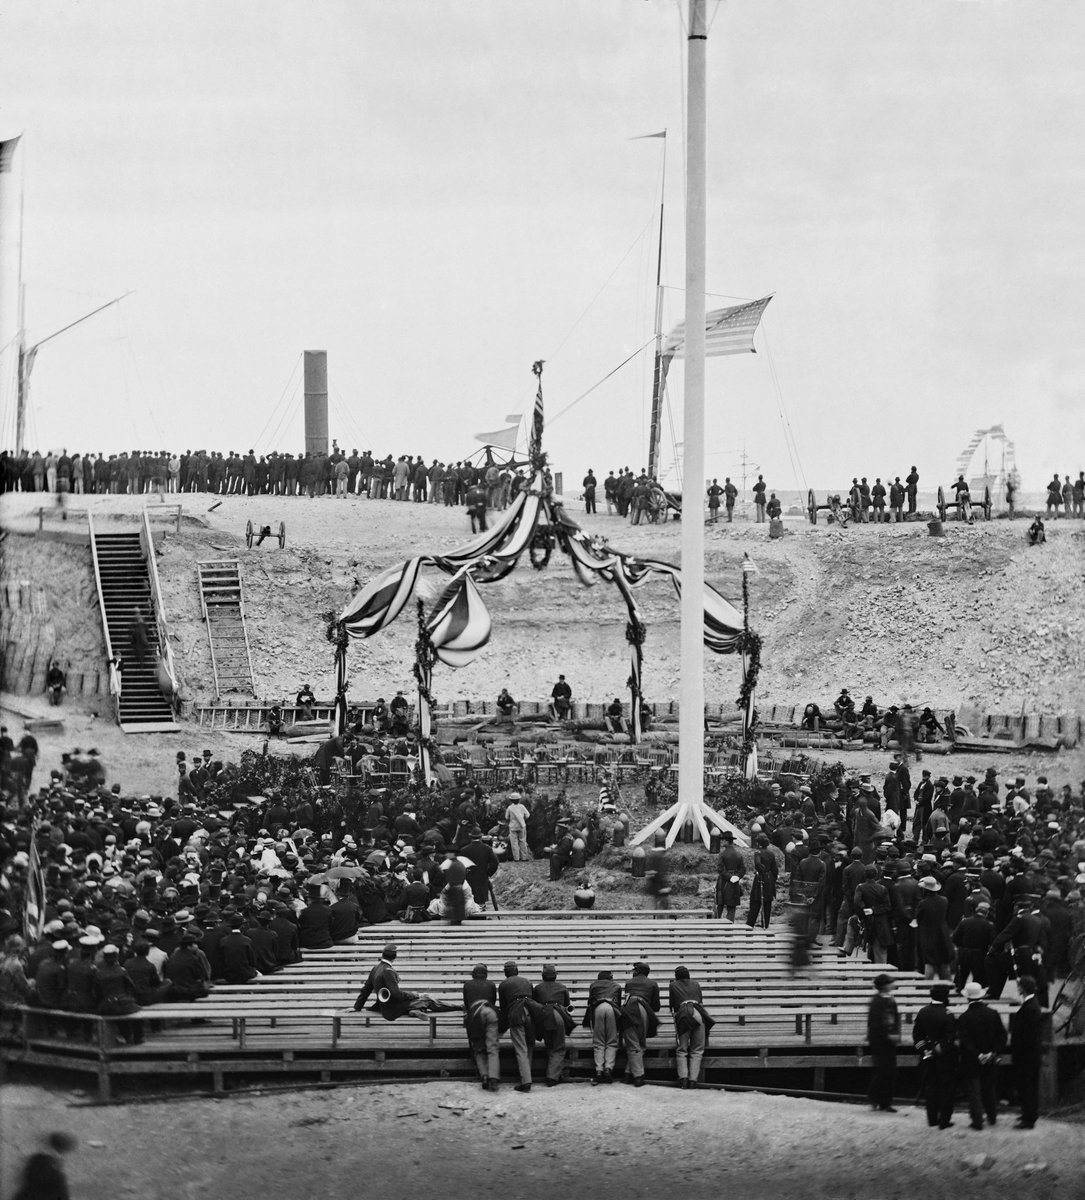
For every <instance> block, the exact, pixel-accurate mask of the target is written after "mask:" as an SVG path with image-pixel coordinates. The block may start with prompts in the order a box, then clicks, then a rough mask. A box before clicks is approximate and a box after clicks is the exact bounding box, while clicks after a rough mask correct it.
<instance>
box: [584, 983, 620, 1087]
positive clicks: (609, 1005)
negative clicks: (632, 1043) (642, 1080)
mask: <svg viewBox="0 0 1085 1200" xmlns="http://www.w3.org/2000/svg"><path fill="white" fill-rule="evenodd" d="M621 1007H622V985H621V984H620V983H616V982H615V980H614V972H613V971H600V972H599V975H598V977H597V978H596V979H593V980H592V982H591V984H590V985H589V987H588V1005H587V1009H586V1010H585V1012H584V1028H585V1029H590V1030H591V1049H592V1057H593V1058H594V1060H595V1074H594V1075H593V1076H592V1080H591V1082H592V1087H595V1086H596V1084H600V1083H613V1082H614V1065H615V1063H616V1062H617V1060H618V1031H619V1028H620V1023H621Z"/></svg>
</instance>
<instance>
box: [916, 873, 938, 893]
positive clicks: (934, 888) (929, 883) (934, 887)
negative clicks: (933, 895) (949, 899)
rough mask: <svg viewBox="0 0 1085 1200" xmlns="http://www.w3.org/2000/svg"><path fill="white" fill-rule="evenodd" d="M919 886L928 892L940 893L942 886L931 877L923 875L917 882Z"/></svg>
mask: <svg viewBox="0 0 1085 1200" xmlns="http://www.w3.org/2000/svg"><path fill="white" fill-rule="evenodd" d="M919 886H920V887H921V888H924V889H925V890H926V891H928V892H940V891H941V890H942V885H941V884H940V883H939V882H938V880H937V879H935V878H934V876H933V875H924V876H923V878H922V879H921V880H920V881H919Z"/></svg>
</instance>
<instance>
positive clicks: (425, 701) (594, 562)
mask: <svg viewBox="0 0 1085 1200" xmlns="http://www.w3.org/2000/svg"><path fill="white" fill-rule="evenodd" d="M767 303H768V301H767V300H765V301H760V302H759V304H760V306H761V309H763V308H764V305H765V304H767ZM740 307H756V306H740ZM725 311H728V312H730V311H732V310H725ZM755 327H756V323H755ZM542 367H543V364H542V362H541V361H540V362H536V363H535V364H534V366H533V367H532V371H533V373H534V374H535V376H536V377H537V379H538V381H539V383H538V391H537V394H536V398H535V408H534V411H533V413H532V427H531V468H532V476H531V481H530V483H529V484H528V486H527V487H526V488H524V489H523V490H522V491H520V492H519V493H518V494H517V495H516V497H515V498H514V499H513V501H512V503H511V504H510V505H509V507H508V509H507V510H506V511H505V513H504V514H503V515H502V517H501V520H500V521H499V522H498V523H497V524H496V525H495V526H494V527H493V528H492V529H489V530H486V531H485V532H483V533H480V534H478V535H477V536H475V537H474V538H472V539H471V540H470V541H469V542H466V543H465V544H464V545H462V546H459V547H457V548H456V549H454V550H450V551H448V552H447V553H445V554H426V555H419V556H417V557H415V558H409V559H407V561H406V562H403V563H400V564H399V565H398V566H395V567H390V568H388V569H387V570H386V571H382V572H381V573H380V574H379V575H378V576H377V577H376V578H375V579H373V580H371V581H370V582H369V583H368V584H367V585H366V586H365V587H364V588H362V589H361V591H359V592H358V594H357V595H356V596H354V597H353V598H352V599H351V601H350V603H349V604H348V605H347V606H346V608H344V609H343V611H342V613H341V614H340V616H339V618H338V621H334V618H333V625H332V626H331V627H330V629H329V640H331V641H334V642H335V644H336V680H337V687H338V689H339V690H338V693H337V708H338V709H339V710H340V717H341V720H343V719H344V718H345V713H346V647H347V645H348V643H349V639H350V638H370V637H372V636H373V635H374V634H375V633H379V632H380V631H381V630H382V629H387V628H388V627H389V626H390V625H391V624H392V623H393V622H394V621H395V620H396V619H397V618H398V617H399V616H400V614H401V613H402V611H403V608H404V605H406V603H407V601H408V600H409V599H410V597H411V595H412V593H413V592H414V590H415V587H416V585H417V583H418V578H419V573H420V572H421V570H422V568H423V567H435V568H437V570H439V571H443V572H444V573H445V574H447V575H451V576H453V578H452V580H451V581H450V582H449V584H448V586H447V587H446V589H445V590H444V592H443V593H442V595H441V597H440V598H439V599H438V601H437V602H436V603H435V604H434V606H433V608H432V610H431V612H430V615H429V617H428V618H427V617H426V616H425V613H424V611H423V605H422V603H421V602H419V611H418V623H419V634H418V644H417V653H416V663H415V673H416V676H417V678H418V684H419V720H420V722H421V725H422V738H423V748H424V754H423V771H424V774H425V776H426V779H427V782H428V781H429V776H430V767H429V748H430V747H431V745H432V738H431V734H430V726H431V713H430V707H429V706H430V704H431V703H432V697H431V695H430V685H431V682H432V669H433V665H434V663H435V662H437V661H440V662H443V663H444V664H445V665H446V666H450V667H464V666H467V664H468V663H470V662H472V661H473V660H474V658H475V657H476V655H478V654H479V653H480V652H481V650H482V649H483V648H484V647H485V646H486V644H487V642H488V641H489V639H490V633H491V621H490V615H489V613H488V612H487V611H486V607H485V605H484V604H483V602H482V597H481V596H480V595H479V592H478V587H477V586H476V585H478V584H486V583H496V582H497V581H498V580H499V579H504V578H505V576H506V575H508V574H510V572H512V571H513V570H514V569H515V568H516V566H517V564H518V563H519V561H520V558H521V556H522V555H523V553H524V552H525V551H526V550H529V549H531V548H532V546H533V544H534V545H535V546H541V545H542V543H544V542H545V559H543V561H542V562H534V560H533V562H534V565H536V566H542V565H545V561H546V560H547V559H549V555H550V547H551V546H553V545H556V546H557V547H558V548H560V549H561V551H562V552H563V553H564V554H566V555H567V556H568V558H569V560H570V562H571V564H572V567H573V571H574V572H575V574H576V577H577V578H578V579H579V580H580V582H581V583H583V584H585V585H591V584H594V583H595V582H596V581H597V580H600V579H601V580H603V581H604V582H606V583H611V584H613V585H614V586H615V587H616V588H617V589H618V591H619V592H620V593H621V595H622V598H623V599H624V600H625V603H626V608H627V611H628V622H627V624H626V640H627V641H628V642H629V648H630V676H629V681H628V685H629V692H630V707H631V713H630V717H631V720H630V729H631V730H632V738H633V740H634V741H637V740H639V739H640V737H641V724H640V707H641V702H642V699H643V695H642V691H641V675H642V668H643V649H642V647H643V645H644V641H645V638H646V633H647V631H646V629H645V626H644V623H643V622H642V621H641V619H640V615H639V613H638V610H637V605H636V601H635V599H634V596H633V592H634V590H635V589H637V588H640V587H643V586H644V585H645V584H646V583H648V582H650V581H651V580H653V579H657V578H660V577H664V578H668V579H670V581H671V583H672V584H673V586H674V589H675V592H676V593H677V594H678V595H679V596H680V595H681V591H682V572H681V569H680V568H679V567H677V566H675V565H674V564H673V563H668V562H662V561H659V560H655V559H641V558H636V557H635V556H633V555H630V554H623V553H622V552H620V551H617V550H614V549H613V548H612V547H611V546H610V545H609V544H608V542H607V541H606V539H605V538H600V537H592V536H589V535H588V534H586V533H585V532H584V530H583V529H581V528H580V526H579V525H578V524H577V523H576V521H575V520H573V518H572V517H571V516H569V514H568V513H567V512H565V509H564V508H563V507H562V505H561V503H560V502H559V501H557V500H555V499H554V497H553V488H552V483H551V477H550V471H549V469H548V467H547V462H546V455H545V454H544V453H543V451H542V432H543V399H542ZM744 629H745V627H744V621H743V617H742V614H741V613H739V611H738V610H737V609H736V608H735V607H734V606H733V605H732V604H730V603H729V602H728V601H727V600H725V599H724V597H723V596H721V595H720V593H719V592H717V591H716V589H715V588H713V587H711V586H710V585H709V584H705V587H704V644H705V646H706V647H707V648H708V649H709V650H710V651H712V653H713V654H736V653H742V654H743V682H744V688H743V696H744V703H743V704H742V705H741V707H742V708H743V733H744V737H745V740H746V742H747V744H748V743H749V742H750V741H751V740H752V726H753V724H754V714H753V703H752V687H750V688H747V687H746V683H747V682H748V681H747V680H746V657H747V656H746V653H743V652H744V651H748V650H749V649H750V647H751V644H752V643H751V639H756V635H753V634H751V633H750V632H749V631H748V630H747V631H745V632H744ZM333 635H334V636H333ZM757 644H758V645H760V641H759V639H757ZM753 659H754V656H753V655H751V662H750V667H751V669H752V670H755V669H756V664H755V663H754V661H753ZM749 682H752V681H749ZM339 728H340V732H341V731H342V729H343V724H340V726H339ZM755 761H756V760H755Z"/></svg>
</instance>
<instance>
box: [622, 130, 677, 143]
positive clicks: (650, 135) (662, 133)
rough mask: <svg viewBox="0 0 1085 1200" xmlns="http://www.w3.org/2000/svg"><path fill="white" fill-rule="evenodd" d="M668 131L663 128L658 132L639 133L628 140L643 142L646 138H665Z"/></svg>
mask: <svg viewBox="0 0 1085 1200" xmlns="http://www.w3.org/2000/svg"><path fill="white" fill-rule="evenodd" d="M666 136H667V131H666V130H665V129H661V130H660V131H659V132H658V133H638V134H637V136H636V137H631V138H629V139H628V140H629V141H631V142H643V141H644V139H645V138H665V137H666Z"/></svg>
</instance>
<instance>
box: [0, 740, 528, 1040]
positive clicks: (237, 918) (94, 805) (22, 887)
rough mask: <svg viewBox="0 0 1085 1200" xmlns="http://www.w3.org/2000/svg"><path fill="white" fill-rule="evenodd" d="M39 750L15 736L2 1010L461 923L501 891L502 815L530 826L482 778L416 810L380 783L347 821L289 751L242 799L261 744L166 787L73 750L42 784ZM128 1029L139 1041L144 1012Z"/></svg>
mask: <svg viewBox="0 0 1085 1200" xmlns="http://www.w3.org/2000/svg"><path fill="white" fill-rule="evenodd" d="M29 736H30V735H28V737H29ZM32 740H33V739H32V738H31V741H32ZM30 749H31V747H30V746H29V745H27V746H23V747H22V748H20V747H16V746H14V745H12V744H11V739H10V738H7V737H6V734H5V742H4V750H3V757H4V759H5V763H4V766H5V774H4V784H3V793H2V799H3V802H4V808H3V809H2V810H0V881H2V885H0V886H2V890H0V947H2V956H0V1006H5V1005H6V1006H8V1007H9V1008H10V1006H12V1005H17V1004H31V1005H36V1006H40V1007H42V1008H45V1009H58V1010H63V1011H64V1012H75V1013H79V1012H88V1013H89V1012H98V1013H108V1014H112V1015H115V1016H116V1015H125V1014H126V1013H127V1012H130V1011H131V1012H135V1011H137V1009H138V1008H140V1007H145V1006H149V1005H157V1004H168V1003H171V1002H181V1001H192V1000H197V999H200V998H202V997H205V996H207V995H208V994H209V992H210V990H211V988H212V987H213V986H214V984H215V983H216V982H225V983H241V982H246V981H248V980H249V979H251V978H254V977H255V976H256V975H257V974H258V973H273V972H277V971H280V970H281V969H282V968H283V966H285V965H286V964H288V963H293V962H299V961H301V959H302V956H303V955H304V954H305V952H306V951H307V950H317V949H325V948H329V947H331V946H332V945H335V944H346V943H349V942H351V941H352V940H353V939H354V938H355V935H356V934H357V932H358V930H359V929H360V928H361V927H362V926H363V925H373V924H379V923H383V922H388V921H395V920H401V921H406V922H412V923H413V922H418V921H424V920H429V919H433V918H438V917H443V918H448V919H451V920H453V921H459V920H463V919H464V918H465V917H470V916H472V915H474V914H476V913H478V912H479V911H480V910H481V909H482V908H483V907H484V906H485V905H486V904H487V903H488V901H489V900H490V899H491V879H492V877H493V875H494V874H495V873H496V871H497V869H498V865H499V861H500V858H501V857H503V856H504V854H503V847H504V839H505V838H506V837H507V823H508V819H509V818H508V812H507V810H508V808H509V807H510V806H514V807H515V808H516V809H517V817H518V820H519V824H520V825H521V826H526V825H527V823H528V819H525V813H526V810H525V808H524V806H523V805H522V803H521V800H520V797H519V796H518V795H514V796H512V797H509V796H506V795H505V794H504V793H500V794H497V795H494V796H491V797H486V796H484V795H483V794H482V792H481V790H480V789H478V788H473V787H459V788H453V789H448V790H446V791H445V792H444V793H438V794H436V795H433V794H428V796H427V800H426V805H425V811H424V812H423V811H420V807H419V805H418V804H417V803H416V802H415V796H416V793H413V792H412V791H411V790H410V789H402V790H400V791H395V790H390V789H380V790H378V791H374V792H372V793H370V794H368V795H365V796H363V797H361V802H360V804H359V805H357V806H355V807H354V808H353V809H351V811H350V812H349V814H348V813H347V812H346V811H345V810H344V808H343V806H342V804H341V803H340V801H339V799H338V798H337V794H336V789H334V788H329V787H322V786H321V785H320V783H319V781H318V779H317V777H316V773H315V771H314V769H313V766H312V765H310V764H309V763H307V762H305V760H296V759H289V760H277V759H272V760H270V761H271V762H279V763H283V762H285V763H287V764H289V765H290V769H291V770H292V771H293V774H292V775H290V776H289V777H288V778H285V779H284V781H283V784H282V786H277V787H268V788H267V789H266V790H267V793H268V794H267V795H266V796H257V797H250V796H246V795H245V794H244V793H245V792H246V791H248V790H251V788H250V783H249V780H250V779H251V775H246V771H247V770H249V769H250V768H253V765H254V764H257V765H258V764H260V763H264V764H266V763H267V762H268V761H269V760H266V759H261V758H260V756H257V755H255V754H251V755H245V756H243V760H242V763H241V764H232V763H226V764H224V763H222V762H219V761H215V760H213V759H212V757H211V755H210V752H204V754H203V755H200V754H193V755H192V757H191V761H186V756H185V755H184V754H183V753H182V754H180V755H179V756H178V757H179V762H178V768H179V769H178V786H177V789H176V790H177V796H176V797H171V796H160V795H142V796H140V795H131V794H128V793H126V792H125V791H124V789H122V787H121V785H119V784H112V785H108V784H107V781H106V772H105V768H104V766H103V765H102V763H101V760H100V757H99V756H98V755H97V754H96V753H95V752H88V753H83V752H82V751H81V750H75V751H73V752H72V753H70V754H66V755H64V756H63V763H62V766H61V768H59V769H57V770H54V771H52V772H51V773H50V777H49V780H48V782H47V783H46V784H44V785H43V786H41V787H40V788H39V789H37V790H36V791H32V790H31V787H32V782H33V774H34V771H35V766H36V754H37V747H36V744H35V745H34V746H33V751H34V753H33V759H34V761H33V762H32V761H31V755H30V754H29V753H27V752H28V751H29V750H30ZM548 832H550V833H552V829H551V830H549V831H548ZM544 836H545V834H544ZM535 840H536V841H538V840H539V837H538V836H536V837H535ZM495 841H496V843H497V848H496V849H495ZM524 841H525V843H526V838H525V839H524ZM515 857H517V858H519V857H526V855H524V854H517V855H516V856H515ZM36 866H39V867H40V876H39V878H40V883H41V890H40V892H39V893H37V894H38V895H39V896H40V902H38V903H37V904H35V900H34V897H35V890H34V882H33V880H34V877H35V867H36ZM28 901H29V902H30V903H31V906H32V909H34V908H36V910H37V919H36V920H35V919H34V913H33V912H32V913H31V919H29V920H28V919H27V903H28ZM28 934H29V935H30V936H29V938H28V936H27V935H28ZM122 1032H123V1031H122ZM128 1036H130V1037H131V1038H132V1039H135V1038H137V1037H138V1036H141V1035H140V1030H139V1025H138V1023H137V1022H132V1023H131V1026H130V1028H129V1030H128Z"/></svg>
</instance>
